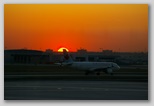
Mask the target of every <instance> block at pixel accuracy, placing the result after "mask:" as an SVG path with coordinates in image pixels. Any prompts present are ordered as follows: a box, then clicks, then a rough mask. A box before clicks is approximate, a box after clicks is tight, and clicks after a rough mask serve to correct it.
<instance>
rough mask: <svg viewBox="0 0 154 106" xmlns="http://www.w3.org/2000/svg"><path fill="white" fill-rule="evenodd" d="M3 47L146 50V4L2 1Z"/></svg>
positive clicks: (71, 49) (70, 49)
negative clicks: (8, 2) (12, 2)
mask: <svg viewBox="0 0 154 106" xmlns="http://www.w3.org/2000/svg"><path fill="white" fill-rule="evenodd" d="M4 46H5V48H7V49H21V48H27V49H34V50H40V49H41V50H42V51H45V50H46V49H53V51H58V49H59V48H60V47H65V48H67V49H68V50H69V51H76V50H77V49H80V48H84V49H87V50H88V51H96V52H97V51H100V49H104V50H113V51H117V52H118V51H119V52H138V51H142V52H146V51H148V5H147V4H5V5H4Z"/></svg>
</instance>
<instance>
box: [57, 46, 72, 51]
mask: <svg viewBox="0 0 154 106" xmlns="http://www.w3.org/2000/svg"><path fill="white" fill-rule="evenodd" d="M63 49H66V51H67V52H69V50H68V49H67V48H65V47H61V48H59V49H58V52H63Z"/></svg>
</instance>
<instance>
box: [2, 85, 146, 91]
mask: <svg viewBox="0 0 154 106" xmlns="http://www.w3.org/2000/svg"><path fill="white" fill-rule="evenodd" d="M5 88H31V90H38V89H40V90H39V91H47V90H46V89H43V90H42V89H41V88H47V89H49V88H50V89H53V90H49V91H57V90H63V91H76V90H84V91H85V90H88V91H89V90H90V91H91V90H92V91H93V90H94V91H100V90H101V91H102V90H103V91H148V90H147V89H137V88H134V89H132V88H130V89H128V88H109V87H103V88H89V87H58V88H57V87H56V86H52V87H50V86H43V87H42V86H6V87H5ZM7 90H19V89H7ZM20 90H23V89H20ZM26 91H27V89H26Z"/></svg>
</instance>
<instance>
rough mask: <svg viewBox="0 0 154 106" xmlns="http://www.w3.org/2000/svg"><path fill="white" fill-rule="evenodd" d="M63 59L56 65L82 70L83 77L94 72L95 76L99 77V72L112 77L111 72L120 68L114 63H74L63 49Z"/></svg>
mask: <svg viewBox="0 0 154 106" xmlns="http://www.w3.org/2000/svg"><path fill="white" fill-rule="evenodd" d="M63 58H64V61H63V62H61V63H57V65H60V66H70V67H72V68H76V69H79V70H84V71H85V75H88V74H89V73H94V72H96V74H97V75H100V72H101V71H103V72H105V73H107V74H110V75H113V71H116V70H119V69H120V67H119V66H118V65H117V64H116V63H114V62H87V61H86V62H75V61H73V59H72V58H71V56H70V55H69V54H68V52H67V51H66V50H65V49H63Z"/></svg>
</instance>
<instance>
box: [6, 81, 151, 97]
mask: <svg viewBox="0 0 154 106" xmlns="http://www.w3.org/2000/svg"><path fill="white" fill-rule="evenodd" d="M4 91H5V92H4V99H5V100H148V83H147V82H129V81H71V80H70V81H68V80H36V79H35V80H6V81H5V86H4Z"/></svg>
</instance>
